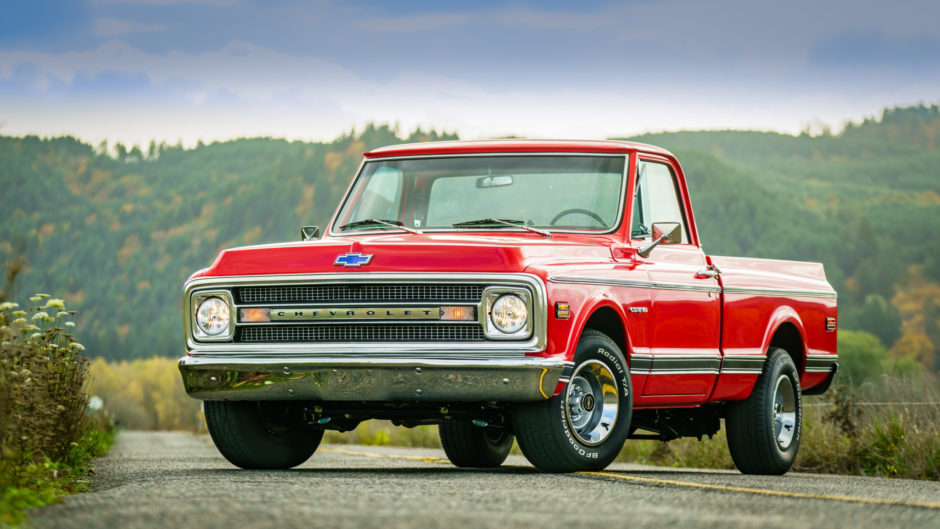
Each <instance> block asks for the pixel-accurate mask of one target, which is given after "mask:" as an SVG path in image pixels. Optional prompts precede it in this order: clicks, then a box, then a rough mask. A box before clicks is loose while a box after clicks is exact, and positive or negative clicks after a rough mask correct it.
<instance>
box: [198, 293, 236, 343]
mask: <svg viewBox="0 0 940 529" xmlns="http://www.w3.org/2000/svg"><path fill="white" fill-rule="evenodd" d="M210 298H217V299H219V300H221V301H222V302H223V303H224V304H225V306H226V307H227V308H228V325H227V326H226V328H225V329H224V330H223V331H222V332H221V333H219V334H209V333H207V332H205V331H204V330H203V329H202V327H201V326H200V325H199V321H198V313H199V307H200V306H201V305H202V304H203V303H205V302H206V301H207V300H209V299H210ZM235 317H236V314H235V304H234V303H233V302H232V294H231V292H229V291H228V290H201V291H198V292H194V293H193V295H192V297H190V325H191V328H192V336H193V339H194V340H198V341H200V342H227V341H230V340H231V339H232V337H233V336H234V335H235Z"/></svg>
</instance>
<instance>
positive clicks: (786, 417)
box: [773, 375, 796, 450]
mask: <svg viewBox="0 0 940 529" xmlns="http://www.w3.org/2000/svg"><path fill="white" fill-rule="evenodd" d="M773 406H774V409H773V417H774V436H775V438H776V440H777V446H778V447H780V449H781V450H786V449H788V448H790V445H791V444H792V443H793V435H794V434H795V433H796V390H795V389H794V388H793V382H791V381H790V377H788V376H786V375H780V378H778V379H777V385H776V387H775V388H774V402H773Z"/></svg>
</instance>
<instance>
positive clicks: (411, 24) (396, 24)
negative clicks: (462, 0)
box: [357, 13, 477, 32]
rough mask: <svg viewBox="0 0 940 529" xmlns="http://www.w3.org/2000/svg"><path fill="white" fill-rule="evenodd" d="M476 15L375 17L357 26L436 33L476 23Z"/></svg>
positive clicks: (372, 29)
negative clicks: (439, 30) (440, 30)
mask: <svg viewBox="0 0 940 529" xmlns="http://www.w3.org/2000/svg"><path fill="white" fill-rule="evenodd" d="M476 18H477V16H476V15H474V14H469V13H465V14H464V13H456V14H427V15H424V14H422V15H414V16H405V17H373V18H368V19H365V20H362V21H361V22H358V23H357V25H358V26H359V27H360V28H362V29H366V30H371V31H392V32H411V31H434V30H437V29H442V28H449V27H453V26H460V25H464V24H467V23H469V22H471V21H474V20H475V19H476Z"/></svg>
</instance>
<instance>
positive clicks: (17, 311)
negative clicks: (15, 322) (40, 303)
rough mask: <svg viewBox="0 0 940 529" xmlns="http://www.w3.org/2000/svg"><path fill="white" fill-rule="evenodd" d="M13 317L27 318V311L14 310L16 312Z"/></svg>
mask: <svg viewBox="0 0 940 529" xmlns="http://www.w3.org/2000/svg"><path fill="white" fill-rule="evenodd" d="M13 316H15V317H17V318H22V317H23V316H26V311H25V310H14V311H13Z"/></svg>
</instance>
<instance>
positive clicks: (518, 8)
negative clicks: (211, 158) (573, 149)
mask: <svg viewBox="0 0 940 529" xmlns="http://www.w3.org/2000/svg"><path fill="white" fill-rule="evenodd" d="M3 4H4V6H3V7H2V13H3V15H2V16H0V135H24V134H38V135H40V136H60V135H66V134H68V135H73V136H77V137H79V138H80V139H82V140H84V141H87V142H90V143H92V144H95V145H97V144H98V143H100V142H101V141H110V142H112V143H113V142H118V141H119V142H122V143H124V144H126V145H134V144H136V145H140V146H145V145H147V144H148V143H149V142H150V141H151V140H155V141H157V142H160V141H166V142H167V143H171V144H175V143H177V142H182V143H183V144H184V145H187V146H191V145H194V144H195V143H196V142H198V141H200V140H202V141H206V142H210V141H215V140H226V139H230V138H237V137H254V136H273V137H282V138H288V139H301V140H313V141H329V140H331V139H333V138H335V137H337V136H339V135H340V134H343V133H346V132H349V131H350V130H355V129H361V128H362V127H363V126H365V124H367V123H370V122H374V123H389V124H392V125H395V126H397V127H398V128H399V130H401V131H402V132H403V133H407V132H410V131H411V130H413V129H415V128H416V127H422V128H424V129H425V130H427V129H435V130H446V131H451V132H457V133H458V134H459V135H460V136H461V137H462V138H468V139H477V138H486V137H498V136H507V135H517V136H524V137H532V138H607V137H618V136H620V137H622V136H628V135H634V134H638V133H642V132H650V131H666V130H689V129H729V128H734V129H753V130H772V131H779V132H784V133H793V134H796V133H799V132H800V131H803V130H810V131H813V132H818V131H819V130H820V129H821V127H822V126H823V125H829V126H831V127H832V128H833V129H835V130H838V129H839V128H840V127H841V125H842V124H843V123H845V122H846V121H848V120H851V121H859V120H861V119H864V118H866V117H871V116H879V115H880V113H881V111H882V109H884V108H885V107H891V106H899V105H912V104H919V103H927V104H934V103H938V102H940V24H938V23H937V21H938V20H940V2H938V1H936V0H895V1H893V2H884V1H883V0H877V1H875V0H855V1H841V0H839V1H835V0H833V1H826V0H811V1H807V0H787V1H780V0H776V1H764V0H620V1H590V0H585V1H581V2H572V1H560V0H547V1H540V2H536V1H525V0H523V1H508V2H505V1H495V0H477V1H474V2H457V1H451V2H447V1H441V0H437V1H423V0H404V1H381V0H375V1H362V2H359V1H342V2H341V1H330V0H286V1H276V0H272V1H260V0H85V1H72V2H69V1H58V2H57V1H48V0H30V1H17V0H3Z"/></svg>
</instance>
